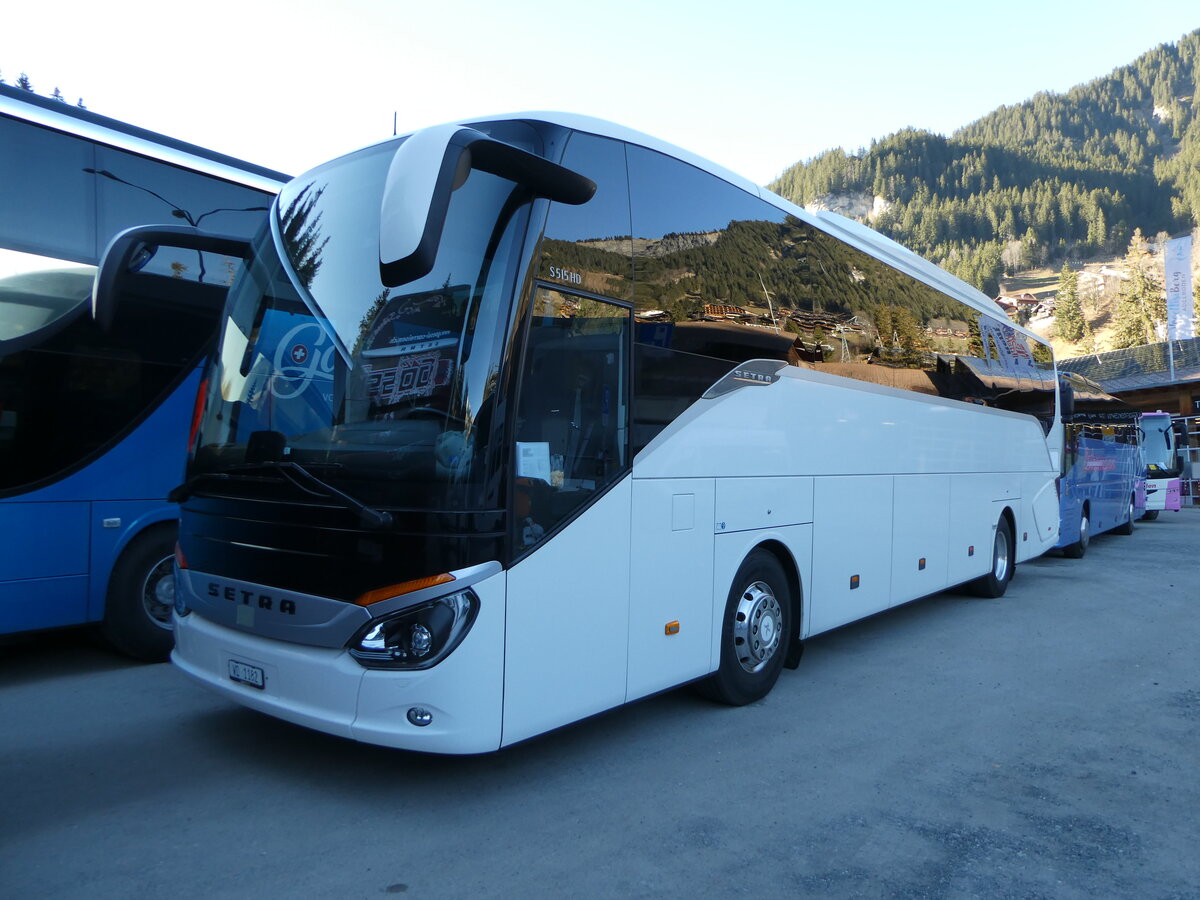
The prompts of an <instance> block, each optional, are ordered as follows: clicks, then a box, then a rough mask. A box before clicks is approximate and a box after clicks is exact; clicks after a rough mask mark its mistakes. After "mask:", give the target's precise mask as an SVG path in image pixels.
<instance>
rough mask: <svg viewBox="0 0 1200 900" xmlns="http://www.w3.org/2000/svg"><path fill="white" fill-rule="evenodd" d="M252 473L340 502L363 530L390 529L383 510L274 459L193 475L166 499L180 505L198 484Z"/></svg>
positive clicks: (297, 466)
mask: <svg viewBox="0 0 1200 900" xmlns="http://www.w3.org/2000/svg"><path fill="white" fill-rule="evenodd" d="M254 469H269V470H273V471H276V472H279V473H280V474H281V475H283V477H284V478H285V479H287V481H289V482H290V483H291V484H292V485H294V486H295V487H298V488H299V489H300V490H302V491H304V492H305V493H306V494H311V495H312V496H314V497H327V498H332V499H334V500H340V501H342V504H343V505H344V506H345V507H346V508H347V509H350V510H352V511H354V512H356V513H358V520H359V522H361V523H362V525H363V527H364V528H372V529H379V528H390V527H391V526H392V521H393V520H392V514H391V513H389V512H387V511H386V510H382V509H375V508H374V507H373V506H368V505H367V504H365V503H363V502H362V501H361V500H357V499H355V498H354V497H351V496H350V495H349V494H347V493H346V492H345V491H341V490H338V489H337V488H335V487H334V486H333V485H332V484H329V483H328V482H326V481H322V480H321V479H320V478H318V477H317V476H316V475H314V474H313V473H312V472H310V471H309V470H308V469H306V468H304V466H302V465H300V463H296V462H285V461H282V460H274V459H268V460H263V461H262V462H256V463H244V464H242V465H239V466H234V467H232V469H230V470H229V471H227V472H201V473H200V474H198V475H193V476H192V477H191V478H189V479H188V480H187V481H185V482H184V483H183V484H181V485H179V487H177V488H174V489H173V490H172V491H171V493H169V494H168V495H167V499H168V500H169V501H171V502H172V503H182V502H183V501H184V500H186V499H187V498H188V497H190V496H191V495H192V494H193V493H194V492H195V487H196V485H197V484H198V483H199V482H201V481H205V480H214V481H225V480H229V479H247V478H252V477H253V476H250V475H247V474H246V471H247V470H254Z"/></svg>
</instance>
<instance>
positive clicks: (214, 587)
mask: <svg viewBox="0 0 1200 900" xmlns="http://www.w3.org/2000/svg"><path fill="white" fill-rule="evenodd" d="M208 596H210V597H218V598H224V599H226V600H228V601H230V602H231V603H237V604H240V605H241V606H253V607H257V608H258V609H267V610H273V611H275V612H278V613H280V614H282V615H287V616H294V615H295V614H296V601H295V600H289V599H288V598H286V597H272V596H271V595H270V594H263V593H261V592H259V591H248V590H246V589H244V588H236V587H234V586H233V585H229V584H221V583H220V582H217V581H210V582H209V583H208Z"/></svg>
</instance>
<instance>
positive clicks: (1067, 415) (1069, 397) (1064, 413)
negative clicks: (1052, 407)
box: [1058, 378, 1075, 422]
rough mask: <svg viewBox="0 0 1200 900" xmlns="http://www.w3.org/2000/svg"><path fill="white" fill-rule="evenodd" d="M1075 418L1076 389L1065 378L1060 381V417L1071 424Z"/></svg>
mask: <svg viewBox="0 0 1200 900" xmlns="http://www.w3.org/2000/svg"><path fill="white" fill-rule="evenodd" d="M1074 416H1075V388H1073V387H1072V386H1071V382H1069V381H1067V379H1065V378H1060V379H1058V417H1059V418H1060V419H1062V421H1064V422H1069V421H1070V420H1071V419H1072V418H1073V417H1074Z"/></svg>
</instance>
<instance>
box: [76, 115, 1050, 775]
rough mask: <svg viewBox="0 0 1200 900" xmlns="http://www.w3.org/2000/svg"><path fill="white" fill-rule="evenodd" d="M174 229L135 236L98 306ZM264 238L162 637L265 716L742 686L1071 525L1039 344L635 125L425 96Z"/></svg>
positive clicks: (528, 723)
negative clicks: (168, 633)
mask: <svg viewBox="0 0 1200 900" xmlns="http://www.w3.org/2000/svg"><path fill="white" fill-rule="evenodd" d="M168 238H169V236H167V235H164V234H163V233H162V232H161V231H160V230H157V229H144V230H140V231H139V230H134V231H131V232H128V233H126V234H125V235H123V236H122V237H121V238H120V239H118V241H117V242H116V243H115V244H114V247H113V249H112V250H111V251H110V253H109V255H108V257H107V258H106V260H105V261H104V263H103V264H102V270H101V273H100V279H99V280H100V281H101V282H102V283H104V284H106V285H109V286H110V287H111V290H112V296H111V297H108V296H104V297H101V298H99V300H98V302H99V303H101V304H102V305H108V304H112V305H114V306H115V307H116V308H118V309H119V307H120V304H121V303H123V302H124V296H125V294H126V292H132V293H134V294H136V293H138V292H139V291H141V290H143V288H141V287H140V281H141V279H142V277H143V276H142V275H141V274H140V273H138V272H136V271H134V270H133V269H132V268H131V267H129V266H128V265H126V264H125V262H124V261H125V260H129V259H138V258H141V257H142V256H144V255H145V252H148V249H147V248H152V247H154V246H160V247H161V246H162V245H164V244H165V242H166V241H167V240H168ZM178 240H179V243H180V244H181V245H183V246H187V247H190V248H193V249H204V248H206V247H208V246H210V244H209V241H208V239H206V237H205V236H203V235H192V236H191V237H190V238H187V239H182V238H179V239H178ZM159 252H160V253H161V252H163V250H162V249H160V250H159ZM244 253H245V256H246V259H247V265H246V268H245V270H244V271H243V272H242V273H241V274H240V275H239V277H238V278H237V280H236V281H235V282H234V285H233V287H232V289H231V291H230V295H229V299H228V302H227V305H226V308H225V313H224V319H223V322H222V323H221V325H220V340H219V343H218V346H217V348H216V350H215V353H214V357H213V363H212V365H211V367H210V369H209V371H208V377H207V382H206V385H205V387H204V390H203V392H202V402H201V403H200V405H199V408H198V410H197V424H196V428H195V429H194V432H193V436H192V443H191V451H190V461H189V466H188V477H187V480H186V482H185V483H184V484H182V485H181V486H180V488H179V490H178V491H176V492H175V494H174V495H173V496H174V497H175V498H177V499H178V500H179V501H180V502H181V526H180V538H179V550H178V555H177V566H178V576H179V577H178V585H177V591H176V649H175V651H174V653H173V656H172V658H173V661H174V662H175V663H176V665H178V666H179V667H180V668H181V669H182V670H183V671H184V672H185V673H187V674H188V675H190V676H191V677H193V678H195V679H197V680H198V681H200V682H202V683H204V684H206V685H208V686H209V687H211V688H213V689H215V690H217V691H219V692H220V693H222V694H223V695H225V696H226V697H228V698H230V699H232V700H235V701H236V702H239V703H242V704H245V705H246V706H249V707H252V708H254V709H257V710H260V711H263V712H265V713H269V714H271V715H275V716H278V717H280V718H283V719H287V720H290V721H293V722H297V723H300V724H303V725H307V726H309V727H312V728H316V729H320V730H322V731H326V732H330V733H333V734H337V735H342V736H345V737H348V738H353V739H356V740H359V741H365V742H370V743H377V744H383V745H388V746H394V747H405V748H412V749H417V750H428V751H435V752H442V753H476V752H483V751H489V750H495V749H497V748H499V747H502V746H507V745H510V744H513V743H514V742H517V741H521V740H524V739H526V738H530V737H532V736H534V735H537V734H541V733H543V732H546V731H548V730H550V729H553V728H557V727H559V726H562V725H566V724H568V723H570V722H574V721H577V720H579V719H582V718H584V717H586V716H590V715H592V714H595V713H598V712H601V711H602V710H606V709H610V708H612V707H615V706H619V705H620V704H623V703H626V702H630V701H633V700H636V699H638V698H641V697H645V696H647V695H650V694H653V693H655V692H658V691H663V690H666V689H669V688H672V687H675V686H677V685H681V684H684V683H688V682H696V683H697V684H698V685H699V686H700V687H701V689H702V690H703V691H704V692H706V693H707V694H708V695H710V696H712V697H714V698H716V699H718V700H720V701H723V702H727V703H732V704H744V703H748V702H752V701H754V700H757V699H758V698H761V697H763V696H764V695H765V694H766V693H767V692H768V691H770V690H771V688H772V686H773V685H774V684H775V682H776V679H777V678H778V677H779V674H780V671H781V669H782V668H784V667H794V666H795V665H796V664H797V663H798V661H799V658H800V652H801V648H802V642H803V641H804V640H805V639H806V638H807V637H809V636H811V635H815V634H818V633H820V632H823V631H827V630H829V629H832V628H836V627H838V626H840V625H843V624H845V623H847V622H852V621H854V620H856V619H860V618H862V617H864V616H869V615H872V614H874V613H877V612H880V611H881V610H885V609H888V608H889V607H892V606H897V605H899V604H903V603H907V602H908V601H910V600H913V599H915V598H918V597H922V596H925V595H928V594H931V593H934V592H936V591H940V590H942V589H944V588H947V587H951V586H954V585H960V584H964V583H966V584H969V585H971V586H972V588H973V589H974V590H975V591H976V592H977V593H979V594H981V595H983V596H988V597H998V596H1000V595H1002V594H1003V593H1004V591H1005V589H1006V587H1007V585H1008V582H1009V580H1010V579H1011V577H1012V574H1013V571H1014V568H1015V567H1016V565H1017V564H1018V563H1019V562H1021V561H1022V560H1027V559H1030V558H1032V557H1035V556H1038V555H1040V554H1042V553H1044V552H1046V551H1047V550H1048V549H1050V548H1051V547H1053V546H1054V544H1055V543H1056V542H1057V540H1058V501H1057V497H1056V494H1055V479H1056V478H1057V477H1058V476H1059V474H1060V468H1059V467H1060V458H1059V457H1060V452H1061V447H1062V440H1063V426H1062V422H1061V420H1060V417H1059V415H1058V409H1057V402H1058V399H1057V398H1058V392H1057V379H1056V375H1055V371H1054V364H1053V358H1052V354H1051V350H1050V348H1049V346H1047V345H1046V344H1045V343H1043V342H1042V341H1040V340H1039V339H1038V338H1037V337H1036V336H1034V335H1033V334H1032V333H1030V332H1028V331H1026V330H1023V329H1021V328H1018V327H1016V326H1014V325H1013V324H1012V323H1010V322H1009V321H1008V320H1007V319H1006V318H1005V317H1004V316H1003V315H1002V314H1000V312H999V311H998V310H997V308H996V307H995V305H994V304H993V303H992V302H991V301H990V300H989V299H988V298H987V297H985V296H984V295H982V294H981V293H979V292H978V291H976V290H974V289H972V288H970V287H969V286H967V285H965V284H964V283H962V282H960V281H958V280H957V279H955V278H953V277H951V276H950V275H948V274H947V273H945V272H944V271H942V270H941V269H938V268H937V267H935V266H933V265H932V264H930V263H928V262H926V261H924V260H922V259H920V258H919V257H917V256H915V255H914V254H912V253H911V252H909V251H908V250H906V249H904V248H902V247H901V246H899V245H898V244H896V243H894V242H892V241H890V240H888V239H886V238H883V237H882V236H880V235H878V234H876V233H875V232H872V231H870V230H869V229H866V228H864V227H862V226H859V225H857V224H855V223H853V222H850V221H849V220H846V219H842V218H840V217H837V216H833V215H830V214H827V213H820V214H811V213H809V212H806V211H804V210H802V209H800V208H798V207H796V206H794V205H792V204H790V203H788V202H786V201H785V200H783V199H781V198H780V197H778V196H775V195H773V194H771V193H770V192H768V191H766V190H764V189H762V188H760V187H758V186H756V185H754V184H752V183H750V182H748V181H746V180H745V179H742V178H740V177H738V176H736V175H733V174H731V173H730V172H728V171H726V170H724V169H721V168H720V167H718V166H715V165H713V164H711V163H708V162H706V161H704V160H702V159H700V158H698V157H696V156H694V155H692V154H690V153H687V152H685V151H682V150H679V149H677V148H674V147H671V146H669V145H666V144H664V143H662V142H661V141H658V140H656V139H654V138H651V137H648V136H646V135H643V134H639V133H636V132H632V131H628V130H626V129H623V128H620V127H617V126H614V125H611V124H609V123H605V122H601V121H598V120H594V119H589V118H585V117H579V116H573V115H564V114H525V115H520V116H514V117H505V118H497V119H484V120H478V121H473V122H471V123H468V124H457V125H446V126H438V127H433V128H429V129H426V130H422V131H418V132H416V133H414V134H411V135H407V136H402V137H398V138H395V139H391V140H388V141H385V142H383V143H380V144H378V145H375V146H371V147H368V148H366V149H363V150H361V151H358V152H355V153H352V154H349V155H347V156H345V157H342V158H340V159H337V160H335V161H333V162H330V163H328V164H326V165H323V166H321V167H319V168H317V169H314V170H313V171H311V172H309V173H307V174H306V175H304V176H302V177H300V178H298V179H296V180H295V181H292V182H291V183H289V184H288V185H287V186H286V187H285V188H284V189H283V190H282V191H281V193H280V195H279V197H278V199H277V200H276V203H275V204H274V206H273V208H272V212H271V214H270V216H269V218H268V223H267V225H266V226H265V227H264V228H263V230H262V231H261V232H260V233H259V234H258V236H257V237H255V239H254V240H253V242H252V243H251V244H249V245H248V246H246V248H245V249H244Z"/></svg>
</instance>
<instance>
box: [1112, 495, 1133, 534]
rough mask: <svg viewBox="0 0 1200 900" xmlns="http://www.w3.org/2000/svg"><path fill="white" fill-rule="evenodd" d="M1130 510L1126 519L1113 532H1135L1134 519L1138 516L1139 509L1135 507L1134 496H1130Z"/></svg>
mask: <svg viewBox="0 0 1200 900" xmlns="http://www.w3.org/2000/svg"><path fill="white" fill-rule="evenodd" d="M1128 512H1129V515H1128V516H1126V518H1125V521H1124V522H1122V523H1121V524H1120V525H1118V526H1117V527H1116V528H1114V529H1113V534H1133V520H1134V519H1135V518H1137V510H1136V509H1135V508H1134V505H1133V497H1132V496H1130V498H1129V510H1128Z"/></svg>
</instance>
